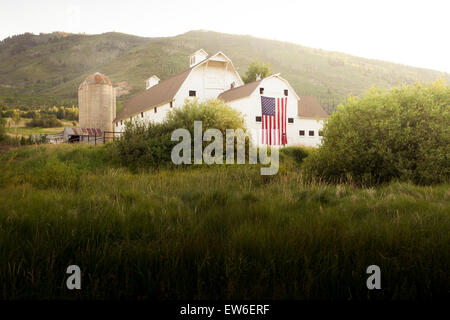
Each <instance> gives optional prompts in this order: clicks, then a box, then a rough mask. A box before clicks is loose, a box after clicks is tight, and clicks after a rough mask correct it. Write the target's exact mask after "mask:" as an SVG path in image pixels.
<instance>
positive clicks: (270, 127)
mask: <svg viewBox="0 0 450 320" xmlns="http://www.w3.org/2000/svg"><path fill="white" fill-rule="evenodd" d="M269 144H270V145H272V117H271V116H269Z"/></svg>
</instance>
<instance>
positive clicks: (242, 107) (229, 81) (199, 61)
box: [114, 49, 328, 146]
mask: <svg viewBox="0 0 450 320" xmlns="http://www.w3.org/2000/svg"><path fill="white" fill-rule="evenodd" d="M189 59H190V60H189V61H190V67H189V69H187V70H185V71H183V72H181V73H179V74H176V75H174V76H172V77H170V78H168V79H166V80H164V81H162V82H159V78H158V77H157V76H156V75H154V76H152V77H150V78H149V79H148V80H147V81H146V91H144V92H141V93H139V94H137V95H136V96H134V97H133V98H131V99H130V100H128V101H126V102H125V104H124V107H123V108H122V110H120V111H119V112H118V113H117V116H116V118H115V120H114V128H115V131H122V130H124V127H125V123H126V122H127V121H144V122H149V121H154V122H161V121H163V120H164V118H165V116H166V114H167V112H168V111H170V110H171V109H172V108H178V107H181V106H182V105H183V104H184V101H185V99H187V98H188V99H189V98H194V97H196V98H198V99H199V100H200V101H202V100H205V99H209V98H219V99H222V100H223V101H225V102H226V103H227V104H228V105H230V106H231V107H233V108H235V109H237V110H238V111H240V112H241V113H242V114H243V116H244V119H245V122H246V127H247V128H248V129H250V130H251V132H252V133H253V138H254V139H255V142H256V139H259V138H258V137H256V136H255V134H254V133H255V132H257V134H259V135H260V134H261V132H262V131H261V128H262V122H261V96H266V97H273V98H284V99H285V100H286V101H287V105H286V112H285V114H286V125H285V128H286V129H285V134H286V138H287V144H286V145H288V146H290V145H306V146H318V145H319V144H320V142H321V137H320V135H319V132H320V130H321V129H322V126H323V122H324V120H326V118H327V117H328V115H327V113H326V112H325V111H324V110H323V109H322V107H321V106H320V105H319V103H318V102H317V101H316V100H315V99H314V98H313V97H310V96H304V97H303V96H299V95H298V94H297V93H296V92H295V90H294V89H293V88H292V87H291V86H290V84H289V83H288V81H287V80H285V79H283V78H282V77H281V76H280V75H279V74H276V75H272V76H269V77H267V78H264V79H261V80H257V81H255V82H252V83H248V84H244V82H243V81H242V79H241V77H240V76H239V73H238V72H237V71H236V69H235V68H234V66H233V63H232V61H231V60H230V59H229V58H228V57H227V56H226V55H225V54H223V53H222V52H218V53H216V54H215V55H213V56H211V57H209V58H208V54H207V53H206V52H205V51H204V50H203V49H200V50H198V51H196V52H194V53H193V54H192V55H190V57H189ZM259 142H260V143H261V142H262V141H259ZM267 142H268V141H266V143H265V144H267ZM271 144H272V145H273V144H274V143H271ZM280 144H282V143H280Z"/></svg>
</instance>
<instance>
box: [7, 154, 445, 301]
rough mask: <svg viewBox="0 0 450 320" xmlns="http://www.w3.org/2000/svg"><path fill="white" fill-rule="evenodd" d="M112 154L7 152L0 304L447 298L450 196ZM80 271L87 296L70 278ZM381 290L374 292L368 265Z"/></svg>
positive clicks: (283, 171) (289, 159)
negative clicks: (73, 268) (155, 165)
mask: <svg viewBox="0 0 450 320" xmlns="http://www.w3.org/2000/svg"><path fill="white" fill-rule="evenodd" d="M109 148H110V146H109V145H106V146H101V147H89V146H80V145H76V146H71V145H58V146H51V145H41V146H29V147H22V148H19V149H15V150H12V151H9V152H7V153H3V154H0V299H79V298H81V299H118V298H120V299H162V300H164V299H337V300H386V299H388V300H391V299H394V300H395V299H435V298H444V297H446V296H447V295H448V290H449V287H450V286H449V279H450V278H449V276H448V271H449V262H450V255H449V245H450V233H449V230H450V219H449V214H450V188H449V187H450V185H449V184H440V185H434V186H416V185H413V184H409V183H399V182H391V183H389V184H384V185H380V186H377V187H370V188H364V187H357V186H354V185H352V184H350V183H347V184H325V183H322V182H320V181H313V182H310V181H309V182H307V181H306V180H305V179H304V178H303V176H302V174H301V172H300V167H301V162H300V161H301V160H299V159H296V158H295V157H293V156H292V152H285V151H283V152H282V154H281V155H282V158H281V168H280V171H279V173H278V174H277V175H275V176H261V175H260V172H259V167H257V166H250V165H231V166H207V165H204V166H192V167H184V168H175V169H160V170H150V169H149V170H142V171H130V170H129V169H126V168H124V167H122V166H121V165H120V164H119V163H118V162H117V161H116V160H115V159H114V158H113V156H111V152H109V151H110V150H109ZM72 264H75V265H78V266H80V268H81V274H82V280H81V281H82V282H81V286H82V288H81V290H68V289H67V288H66V279H67V277H68V275H67V274H66V268H67V267H68V266H69V265H72ZM373 264H375V265H378V266H379V267H380V268H381V287H382V289H381V290H368V289H367V287H366V280H367V278H368V277H369V275H368V274H367V273H366V269H367V267H368V266H369V265H373Z"/></svg>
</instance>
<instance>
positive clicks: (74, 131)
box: [63, 127, 103, 136]
mask: <svg viewBox="0 0 450 320" xmlns="http://www.w3.org/2000/svg"><path fill="white" fill-rule="evenodd" d="M63 132H64V133H65V134H66V135H69V136H88V135H89V136H95V135H96V136H103V131H102V129H100V128H81V127H65V128H64V131H63Z"/></svg>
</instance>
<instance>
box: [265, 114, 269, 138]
mask: <svg viewBox="0 0 450 320" xmlns="http://www.w3.org/2000/svg"><path fill="white" fill-rule="evenodd" d="M264 118H266V127H265V129H266V131H265V133H264V134H265V135H266V144H267V143H268V141H269V140H268V139H267V138H268V137H267V132H268V131H269V130H267V116H264Z"/></svg>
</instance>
